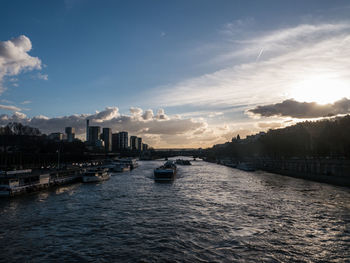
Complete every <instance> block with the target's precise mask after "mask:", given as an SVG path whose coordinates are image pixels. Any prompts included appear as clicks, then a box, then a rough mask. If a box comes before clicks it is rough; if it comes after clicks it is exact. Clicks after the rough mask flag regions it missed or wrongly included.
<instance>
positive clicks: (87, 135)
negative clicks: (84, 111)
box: [86, 119, 90, 142]
mask: <svg viewBox="0 0 350 263" xmlns="http://www.w3.org/2000/svg"><path fill="white" fill-rule="evenodd" d="M86 141H87V142H88V141H90V138H89V119H87V120H86Z"/></svg>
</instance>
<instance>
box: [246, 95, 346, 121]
mask: <svg viewBox="0 0 350 263" xmlns="http://www.w3.org/2000/svg"><path fill="white" fill-rule="evenodd" d="M248 113H252V114H257V115H260V116H263V117H271V116H285V117H293V118H319V117H329V116H336V115H338V114H347V113H350V100H349V99H347V98H343V99H341V100H338V101H336V102H334V103H329V104H325V105H320V104H317V103H315V102H299V101H295V100H292V99H290V100H285V101H283V102H281V103H276V104H270V105H265V106H258V107H256V108H254V109H250V110H248Z"/></svg>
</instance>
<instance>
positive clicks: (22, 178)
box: [0, 169, 50, 196]
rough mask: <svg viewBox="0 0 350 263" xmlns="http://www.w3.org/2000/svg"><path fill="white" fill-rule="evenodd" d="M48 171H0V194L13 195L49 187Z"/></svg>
mask: <svg viewBox="0 0 350 263" xmlns="http://www.w3.org/2000/svg"><path fill="white" fill-rule="evenodd" d="M49 184H50V173H49V172H47V171H46V172H42V171H32V170H31V169H26V170H16V171H3V172H0V196H13V195H16V194H20V193H26V192H33V191H37V190H40V189H44V188H47V187H49Z"/></svg>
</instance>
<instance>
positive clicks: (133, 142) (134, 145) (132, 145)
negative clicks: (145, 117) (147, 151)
mask: <svg viewBox="0 0 350 263" xmlns="http://www.w3.org/2000/svg"><path fill="white" fill-rule="evenodd" d="M130 149H131V150H137V136H130Z"/></svg>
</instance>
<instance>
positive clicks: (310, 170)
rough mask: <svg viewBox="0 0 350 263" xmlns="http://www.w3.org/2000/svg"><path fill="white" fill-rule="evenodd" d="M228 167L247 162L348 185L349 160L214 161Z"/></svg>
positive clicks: (268, 159)
mask: <svg viewBox="0 0 350 263" xmlns="http://www.w3.org/2000/svg"><path fill="white" fill-rule="evenodd" d="M211 162H213V161H211ZM214 162H216V163H219V164H223V165H226V166H229V167H236V166H237V164H238V163H240V162H241V163H249V164H250V165H252V166H253V167H254V168H255V169H257V170H262V171H266V172H270V173H276V174H280V175H286V176H291V177H296V178H302V179H306V180H312V181H317V182H322V183H328V184H334V185H340V186H347V187H350V160H347V159H331V158H290V159H286V158H280V159H277V158H276V159H275V158H267V157H265V158H244V159H242V160H239V161H238V160H231V159H229V158H223V159H218V160H216V161H214Z"/></svg>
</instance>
